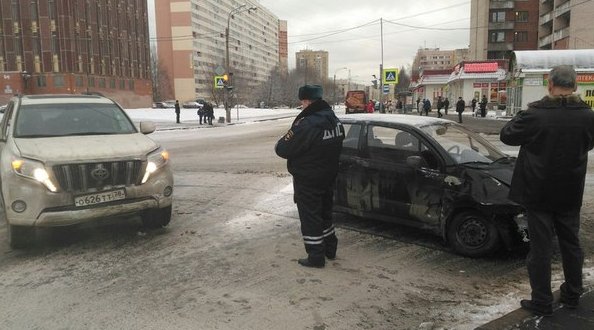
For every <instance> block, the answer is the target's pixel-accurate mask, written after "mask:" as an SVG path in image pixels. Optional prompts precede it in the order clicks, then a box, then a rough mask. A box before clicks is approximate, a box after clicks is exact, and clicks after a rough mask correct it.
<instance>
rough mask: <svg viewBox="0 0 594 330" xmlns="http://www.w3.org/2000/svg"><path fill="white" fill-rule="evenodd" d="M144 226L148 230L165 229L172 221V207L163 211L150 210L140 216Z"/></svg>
mask: <svg viewBox="0 0 594 330" xmlns="http://www.w3.org/2000/svg"><path fill="white" fill-rule="evenodd" d="M140 218H141V219H142V224H143V225H144V227H145V228H148V229H157V228H162V227H165V226H167V225H168V224H169V222H170V221H171V205H169V206H167V207H164V208H162V209H150V210H146V211H144V212H142V213H141V214H140Z"/></svg>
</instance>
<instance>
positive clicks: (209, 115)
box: [202, 102, 214, 125]
mask: <svg viewBox="0 0 594 330" xmlns="http://www.w3.org/2000/svg"><path fill="white" fill-rule="evenodd" d="M202 109H204V116H205V118H204V124H208V125H212V119H213V118H214V109H213V107H212V103H210V102H206V103H204V107H203V108H202Z"/></svg>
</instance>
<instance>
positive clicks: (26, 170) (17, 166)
mask: <svg viewBox="0 0 594 330" xmlns="http://www.w3.org/2000/svg"><path fill="white" fill-rule="evenodd" d="M12 169H13V170H14V171H15V172H16V173H17V174H18V175H21V176H24V177H27V178H30V179H33V180H35V181H38V182H41V183H43V185H45V186H46V188H47V189H49V191H51V192H56V191H57V188H56V185H55V184H54V183H53V182H52V180H50V177H49V174H48V173H47V171H46V169H45V166H44V165H43V163H41V162H38V161H34V160H31V159H15V160H13V161H12Z"/></svg>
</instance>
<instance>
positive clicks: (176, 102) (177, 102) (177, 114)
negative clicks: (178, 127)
mask: <svg viewBox="0 0 594 330" xmlns="http://www.w3.org/2000/svg"><path fill="white" fill-rule="evenodd" d="M175 122H176V123H178V124H179V101H178V100H175Z"/></svg>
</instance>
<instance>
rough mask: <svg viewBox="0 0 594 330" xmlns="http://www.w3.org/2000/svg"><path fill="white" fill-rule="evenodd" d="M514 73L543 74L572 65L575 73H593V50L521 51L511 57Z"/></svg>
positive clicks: (515, 52)
mask: <svg viewBox="0 0 594 330" xmlns="http://www.w3.org/2000/svg"><path fill="white" fill-rule="evenodd" d="M511 65H512V70H513V71H515V72H518V71H521V72H525V73H526V72H544V71H549V70H551V69H552V68H553V67H555V66H557V65H572V66H573V67H574V68H575V70H576V71H577V72H592V71H594V49H556V50H522V51H514V52H513V55H512V61H511Z"/></svg>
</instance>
